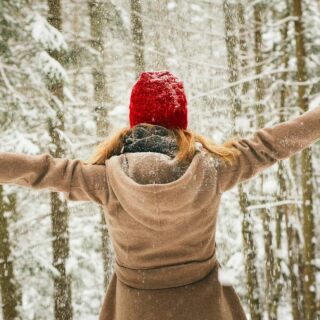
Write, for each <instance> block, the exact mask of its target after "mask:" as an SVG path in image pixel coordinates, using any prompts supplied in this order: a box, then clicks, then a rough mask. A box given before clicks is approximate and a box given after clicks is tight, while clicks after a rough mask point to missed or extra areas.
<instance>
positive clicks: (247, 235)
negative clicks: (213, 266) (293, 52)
mask: <svg viewBox="0 0 320 320" xmlns="http://www.w3.org/2000/svg"><path fill="white" fill-rule="evenodd" d="M234 9H235V8H234V7H233V6H231V5H229V3H228V1H224V3H223V10H224V21H225V31H226V47H227V61H228V68H229V82H230V83H233V82H236V81H238V79H239V66H238V59H237V56H236V48H237V42H238V39H237V36H236V34H235V32H236V30H235V28H234V26H235V21H234V19H233V13H234V12H235V10H234ZM237 90H239V88H238V87H235V86H234V87H232V88H231V104H232V119H233V124H234V125H233V127H234V130H233V134H237V130H236V128H235V119H236V117H237V116H238V115H240V114H241V100H240V99H239V98H238V97H239V94H238V92H237ZM238 193H239V205H240V210H241V213H242V217H243V220H242V236H243V248H244V256H245V264H246V266H245V269H246V279H247V296H248V304H249V308H250V314H251V318H252V320H260V319H261V311H260V301H259V283H258V277H257V274H258V272H257V269H256V266H255V261H256V248H255V244H254V239H253V232H252V230H253V227H252V223H251V219H250V215H249V212H248V210H247V207H248V205H249V202H248V196H247V194H246V193H245V192H244V190H243V187H242V184H241V183H240V184H238Z"/></svg>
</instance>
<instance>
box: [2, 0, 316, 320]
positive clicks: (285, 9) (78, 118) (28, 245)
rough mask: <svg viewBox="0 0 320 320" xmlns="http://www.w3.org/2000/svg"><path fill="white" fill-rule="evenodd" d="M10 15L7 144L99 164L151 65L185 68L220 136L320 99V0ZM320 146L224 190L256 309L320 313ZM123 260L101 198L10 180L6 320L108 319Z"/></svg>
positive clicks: (228, 259)
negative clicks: (118, 261)
mask: <svg viewBox="0 0 320 320" xmlns="http://www.w3.org/2000/svg"><path fill="white" fill-rule="evenodd" d="M0 19H1V23H0V28H1V33H0V135H1V136H0V137H1V139H0V150H1V151H13V152H23V153H28V154H39V153H44V152H50V153H51V154H52V155H53V156H55V157H69V158H80V159H83V160H85V159H87V158H88V157H89V155H90V153H91V152H92V150H93V147H94V146H95V145H96V144H97V143H98V142H99V141H102V140H103V139H105V137H106V136H107V135H109V134H111V133H112V132H113V130H114V129H117V128H120V127H122V126H127V125H128V120H127V118H128V101H129V95H130V89H131V87H132V85H133V83H134V81H135V79H136V77H137V75H138V74H139V73H140V72H141V71H142V70H147V71H154V70H163V69H168V70H170V71H172V72H174V73H175V74H176V75H178V76H179V77H180V78H181V79H182V80H183V81H184V84H185V88H186V92H187V95H188V101H189V123H190V128H191V129H193V130H194V131H196V132H198V133H200V134H204V135H206V136H208V137H210V138H212V139H213V140H214V141H215V142H216V143H222V142H223V141H224V140H226V139H227V138H230V137H231V136H234V135H240V136H244V135H248V134H250V133H252V132H253V131H254V130H256V129H257V128H260V127H263V126H271V125H274V124H276V123H279V122H281V121H285V120H287V119H289V118H292V117H293V116H295V115H298V114H300V113H302V112H304V111H306V110H308V109H310V108H313V107H315V106H317V105H319V104H320V98H319V93H320V83H319V77H320V32H319V30H320V1H319V0H268V1H265V0H255V1H253V0H183V1H182V0H153V1H151V0H150V1H147V0H145V1H139V0H131V1H130V0H117V1H115V0H112V1H111V0H104V1H94V0H47V1H45V0H0ZM319 146H320V145H319V143H318V144H314V145H313V146H312V147H311V148H308V149H306V150H305V151H303V152H301V153H299V154H297V155H296V156H294V157H292V158H290V159H286V160H284V161H281V162H279V163H278V164H276V165H274V166H273V167H272V168H270V169H268V170H266V171H265V172H264V173H262V174H260V175H258V176H257V177H256V178H255V179H253V180H252V181H249V182H246V183H243V184H241V185H239V186H238V187H235V188H233V189H232V190H231V191H229V192H228V193H226V194H225V195H224V196H223V202H222V206H221V208H220V212H219V214H220V218H219V226H218V236H217V246H218V256H219V259H220V261H221V264H222V265H223V266H224V268H225V272H224V277H223V278H224V280H225V281H228V282H231V283H232V284H233V285H234V286H235V288H236V290H237V292H238V294H239V296H240V297H241V300H242V302H243V304H244V306H245V309H246V312H247V315H248V317H249V318H250V319H253V320H256V319H281V320H282V319H294V320H301V319H306V320H314V319H316V318H317V313H318V316H319V312H320V303H319V291H320V240H319V239H320V227H319V225H320V192H319V187H320V162H319V157H320V148H319ZM112 263H113V248H112V245H111V244H110V242H109V241H108V232H107V229H106V227H105V223H104V220H103V218H102V212H101V211H100V208H99V207H98V206H96V205H94V204H90V203H83V202H82V203H81V202H69V203H66V202H65V201H64V198H63V195H61V194H57V193H50V192H49V191H42V192H38V191H33V190H28V189H24V188H18V187H15V186H8V185H6V186H0V289H1V301H2V304H1V306H2V319H4V320H9V319H10V320H12V319H25V320H29V319H30V320H31V319H37V320H40V319H46V320H47V319H86V320H90V319H97V316H98V312H99V308H100V306H101V302H102V298H103V295H104V293H105V290H106V286H107V284H108V281H109V279H110V275H111V272H112ZM317 290H318V292H317ZM164 320H165V319H164Z"/></svg>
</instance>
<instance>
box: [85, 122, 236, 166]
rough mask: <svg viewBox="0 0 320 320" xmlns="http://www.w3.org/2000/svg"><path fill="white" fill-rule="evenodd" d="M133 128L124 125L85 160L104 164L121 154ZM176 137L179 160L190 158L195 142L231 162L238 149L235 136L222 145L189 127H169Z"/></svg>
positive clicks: (192, 154)
mask: <svg viewBox="0 0 320 320" xmlns="http://www.w3.org/2000/svg"><path fill="white" fill-rule="evenodd" d="M143 125H145V126H152V124H147V123H144V124H143ZM132 130H134V127H132V128H130V127H125V128H122V129H120V130H119V131H118V132H116V133H115V134H114V135H112V136H111V137H109V138H108V139H106V140H105V141H103V142H101V143H99V144H98V145H97V146H96V147H95V150H94V152H93V154H92V155H91V156H90V158H89V159H88V160H87V161H84V162H85V163H88V164H104V163H105V161H106V160H107V159H109V158H111V157H112V156H115V155H119V154H121V150H122V147H123V138H124V136H126V135H127V134H130V133H131V131H132ZM170 130H171V131H172V132H171V133H173V134H174V136H175V137H176V141H177V145H178V152H177V155H176V159H177V160H178V161H179V162H180V161H183V160H186V159H191V158H192V157H193V156H194V154H195V152H196V142H198V143H200V144H201V145H202V146H203V148H205V149H206V150H207V151H208V152H209V153H211V154H213V155H216V156H218V157H220V158H221V159H223V160H224V161H226V162H227V163H228V164H231V163H232V162H233V161H234V160H235V158H236V156H237V155H238V154H239V151H238V150H237V149H236V148H235V147H233V146H232V144H233V142H235V141H236V139H235V138H231V139H228V140H227V141H226V142H224V143H223V144H222V145H217V144H215V143H214V142H212V141H211V140H210V139H208V138H205V137H204V136H202V135H199V134H196V133H193V132H192V131H191V130H189V129H170Z"/></svg>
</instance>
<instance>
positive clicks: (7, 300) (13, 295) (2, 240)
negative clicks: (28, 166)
mask: <svg viewBox="0 0 320 320" xmlns="http://www.w3.org/2000/svg"><path fill="white" fill-rule="evenodd" d="M15 208H16V198H15V195H14V194H11V195H10V196H9V202H7V201H5V200H4V194H3V187H2V186H1V185H0V290H1V299H2V316H3V320H12V319H18V318H19V313H18V310H17V309H16V308H17V306H19V305H21V303H22V301H21V292H20V288H19V287H18V285H17V283H16V279H15V276H14V266H13V261H12V257H11V251H12V250H11V241H10V238H9V230H8V228H9V226H8V218H7V217H6V213H7V212H12V213H14V212H15Z"/></svg>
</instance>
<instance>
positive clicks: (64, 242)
mask: <svg viewBox="0 0 320 320" xmlns="http://www.w3.org/2000/svg"><path fill="white" fill-rule="evenodd" d="M48 6H49V12H48V22H49V23H50V24H51V25H52V26H53V27H55V28H56V29H58V30H59V31H61V29H62V28H61V27H62V18H61V3H60V0H48ZM49 54H50V55H51V57H52V58H54V59H55V60H57V61H58V62H59V63H61V64H62V60H63V52H61V51H58V50H54V51H53V50H50V51H49ZM63 85H64V84H63V81H62V80H60V79H49V85H48V88H49V90H50V92H51V94H52V95H53V96H54V97H55V99H58V100H59V102H60V103H63V101H64V94H63ZM52 107H53V108H54V110H56V118H54V119H53V118H49V119H48V123H49V134H50V137H51V140H52V145H53V148H51V149H50V154H51V155H52V156H53V157H58V158H60V157H64V156H65V154H66V152H65V148H64V145H63V141H62V139H61V137H60V135H59V132H60V131H62V132H63V131H64V115H63V110H62V108H61V106H59V105H58V104H57V103H56V100H52ZM50 196H51V219H52V236H53V241H52V247H53V266H54V267H55V268H56V269H57V270H58V271H59V276H56V277H55V278H54V315H55V319H57V320H69V319H72V314H73V312H72V300H71V299H72V297H71V276H70V275H68V274H67V272H66V260H67V259H68V257H69V250H70V248H69V229H68V221H69V211H68V207H67V202H66V201H65V200H61V197H60V195H59V194H58V193H56V192H51V194H50Z"/></svg>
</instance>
